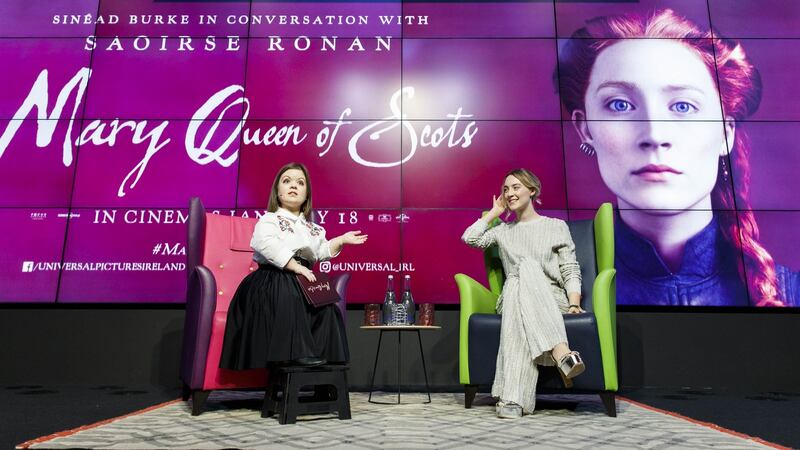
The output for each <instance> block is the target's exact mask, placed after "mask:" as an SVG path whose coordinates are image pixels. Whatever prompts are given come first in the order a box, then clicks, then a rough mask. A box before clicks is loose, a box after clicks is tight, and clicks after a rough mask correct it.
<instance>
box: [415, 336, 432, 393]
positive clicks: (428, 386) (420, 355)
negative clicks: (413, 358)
mask: <svg viewBox="0 0 800 450" xmlns="http://www.w3.org/2000/svg"><path fill="white" fill-rule="evenodd" d="M415 331H416V332H417V342H419V357H420V358H421V359H422V373H423V374H425V389H426V390H427V391H428V401H427V402H425V403H430V402H431V386H430V385H429V384H428V367H427V366H426V365H425V351H424V350H423V349H422V336H420V334H419V330H415Z"/></svg>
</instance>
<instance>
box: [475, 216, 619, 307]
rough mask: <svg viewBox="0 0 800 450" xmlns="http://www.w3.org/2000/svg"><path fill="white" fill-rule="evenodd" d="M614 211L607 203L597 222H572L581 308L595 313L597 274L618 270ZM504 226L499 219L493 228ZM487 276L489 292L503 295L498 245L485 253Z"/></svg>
mask: <svg viewBox="0 0 800 450" xmlns="http://www.w3.org/2000/svg"><path fill="white" fill-rule="evenodd" d="M613 220H614V211H613V208H612V206H611V204H610V203H603V204H602V205H601V206H600V208H599V209H598V210H597V213H596V214H595V217H594V219H588V220H572V221H568V222H567V225H568V226H569V231H570V234H571V235H572V240H573V242H575V255H576V257H577V259H578V264H580V266H581V278H582V283H581V294H582V297H581V306H582V307H583V309H585V310H587V311H591V310H592V287H593V286H594V280H595V278H596V277H597V274H598V273H600V272H601V271H602V270H605V269H611V268H613V267H614V228H613ZM499 223H500V220H499V219H498V220H497V221H495V222H494V223H492V226H495V225H497V224H499ZM484 261H485V264H486V276H487V278H488V282H489V290H490V291H492V292H493V293H495V294H497V295H500V291H501V290H502V288H503V282H504V280H505V274H504V273H503V264H502V262H501V261H500V253H499V251H498V248H497V246H494V245H493V246H491V247H489V248H487V249H486V251H485V252H484Z"/></svg>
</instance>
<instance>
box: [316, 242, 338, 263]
mask: <svg viewBox="0 0 800 450" xmlns="http://www.w3.org/2000/svg"><path fill="white" fill-rule="evenodd" d="M340 253H342V247H339V251H338V252H336V254H333V252H332V251H331V241H325V242H324V243H323V244H322V245H321V246H320V255H319V259H320V261H327V260H329V259H333V258H336V257H337V256H339V254H340Z"/></svg>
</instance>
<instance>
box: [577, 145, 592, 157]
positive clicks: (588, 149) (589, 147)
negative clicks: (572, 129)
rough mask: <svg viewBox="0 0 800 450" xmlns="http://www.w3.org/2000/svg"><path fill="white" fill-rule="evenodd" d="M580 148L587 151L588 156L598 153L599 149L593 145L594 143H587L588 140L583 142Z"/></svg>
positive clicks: (584, 151)
mask: <svg viewBox="0 0 800 450" xmlns="http://www.w3.org/2000/svg"><path fill="white" fill-rule="evenodd" d="M578 148H579V149H580V150H581V151H582V152H583V153H586V155H587V156H594V155H595V154H597V151H596V150H595V149H594V147H592V144H587V143H586V142H581V145H579V146H578Z"/></svg>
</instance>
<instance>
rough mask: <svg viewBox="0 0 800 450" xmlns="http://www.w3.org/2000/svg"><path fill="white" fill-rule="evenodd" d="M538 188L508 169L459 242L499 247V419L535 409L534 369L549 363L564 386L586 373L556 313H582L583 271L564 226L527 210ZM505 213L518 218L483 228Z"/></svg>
mask: <svg viewBox="0 0 800 450" xmlns="http://www.w3.org/2000/svg"><path fill="white" fill-rule="evenodd" d="M540 193H541V182H540V181H539V178H537V177H536V175H534V174H532V173H531V172H530V171H528V170H526V169H517V170H513V171H511V172H510V173H509V174H508V175H507V176H506V178H505V182H504V184H503V193H502V195H500V197H493V198H492V209H491V211H489V213H488V214H486V215H485V216H484V217H483V218H481V219H479V220H478V221H476V222H475V223H474V224H472V225H470V227H469V228H467V230H466V231H464V235H463V236H462V237H461V239H462V240H463V241H464V242H465V243H467V244H468V245H470V246H473V247H478V248H482V249H485V248H487V247H489V246H491V245H497V246H498V247H499V250H500V260H501V261H502V263H503V270H504V272H505V274H506V281H505V284H504V285H503V291H502V294H501V295H500V297H499V298H498V300H497V307H496V309H497V312H498V313H500V314H502V316H503V318H502V325H501V331H500V350H499V352H498V354H497V369H496V371H495V377H494V384H493V385H492V396H494V397H498V398H499V401H498V402H497V415H498V416H499V417H504V418H515V417H521V416H522V415H523V413H531V412H533V410H534V407H535V405H536V381H537V378H538V375H539V371H538V369H537V367H536V366H537V364H540V365H549V366H552V365H555V366H556V367H557V368H558V370H559V372H560V373H561V376H562V379H563V380H564V383H565V385H567V387H570V386H571V384H572V383H571V381H570V379H571V378H573V377H575V376H577V375H580V374H581V373H582V372H583V371H584V368H585V367H584V365H583V361H582V360H581V358H580V355H579V354H578V352H575V351H570V349H569V346H568V344H567V333H566V330H565V329H564V319H563V318H562V317H561V314H562V313H573V314H577V313H581V312H583V309H581V307H580V301H581V271H580V267H579V266H578V262H577V260H576V259H575V244H574V243H573V242H572V236H570V234H569V228H568V227H567V224H566V222H564V221H563V220H560V219H555V218H551V217H545V216H542V215H539V213H537V212H536V209H535V208H534V206H533V203H534V202H537V201H538V200H537V199H538V197H539V195H540ZM506 210H509V211H511V212H513V213H514V214H515V216H516V220H515V221H513V222H507V223H506V222H504V223H501V224H499V225H497V226H495V227H492V228H489V224H490V223H492V222H493V221H494V220H495V219H497V218H499V217H500V215H501V214H503V213H504V212H505V211H506Z"/></svg>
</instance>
